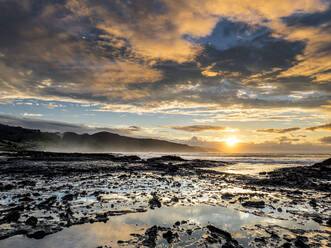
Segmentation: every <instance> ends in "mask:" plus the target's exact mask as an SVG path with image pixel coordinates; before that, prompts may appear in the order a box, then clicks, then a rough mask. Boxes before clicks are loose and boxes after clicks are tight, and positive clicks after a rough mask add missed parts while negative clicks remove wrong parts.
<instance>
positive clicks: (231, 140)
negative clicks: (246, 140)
mask: <svg viewBox="0 0 331 248" xmlns="http://www.w3.org/2000/svg"><path fill="white" fill-rule="evenodd" d="M239 142H240V140H239V139H237V138H236V137H234V136H231V137H228V138H226V139H225V143H226V144H227V145H228V146H235V145H236V144H237V143H239Z"/></svg>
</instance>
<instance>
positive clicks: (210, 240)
mask: <svg viewBox="0 0 331 248" xmlns="http://www.w3.org/2000/svg"><path fill="white" fill-rule="evenodd" d="M206 240H207V242H208V243H210V244H215V243H218V242H219V240H218V239H216V238H214V237H211V236H207V237H206ZM220 243H221V242H220Z"/></svg>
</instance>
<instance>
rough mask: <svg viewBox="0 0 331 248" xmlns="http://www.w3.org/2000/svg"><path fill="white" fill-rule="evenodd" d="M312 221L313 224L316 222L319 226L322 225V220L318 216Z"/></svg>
mask: <svg viewBox="0 0 331 248" xmlns="http://www.w3.org/2000/svg"><path fill="white" fill-rule="evenodd" d="M313 221H315V222H317V223H319V224H321V223H323V219H322V218H321V217H320V216H316V217H314V218H313Z"/></svg>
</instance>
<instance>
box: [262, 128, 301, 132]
mask: <svg viewBox="0 0 331 248" xmlns="http://www.w3.org/2000/svg"><path fill="white" fill-rule="evenodd" d="M300 129H301V128H300V127H291V128H283V129H275V128H268V129H258V130H256V132H259V133H290V132H294V131H298V130H300Z"/></svg>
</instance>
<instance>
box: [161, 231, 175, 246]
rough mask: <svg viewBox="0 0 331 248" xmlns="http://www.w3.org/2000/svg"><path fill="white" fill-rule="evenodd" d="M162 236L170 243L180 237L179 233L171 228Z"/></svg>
mask: <svg viewBox="0 0 331 248" xmlns="http://www.w3.org/2000/svg"><path fill="white" fill-rule="evenodd" d="M162 237H163V238H164V239H166V240H167V242H168V243H169V244H171V243H172V241H173V240H174V239H175V238H178V234H177V233H173V232H172V231H170V230H169V231H167V232H165V233H163V235H162Z"/></svg>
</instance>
